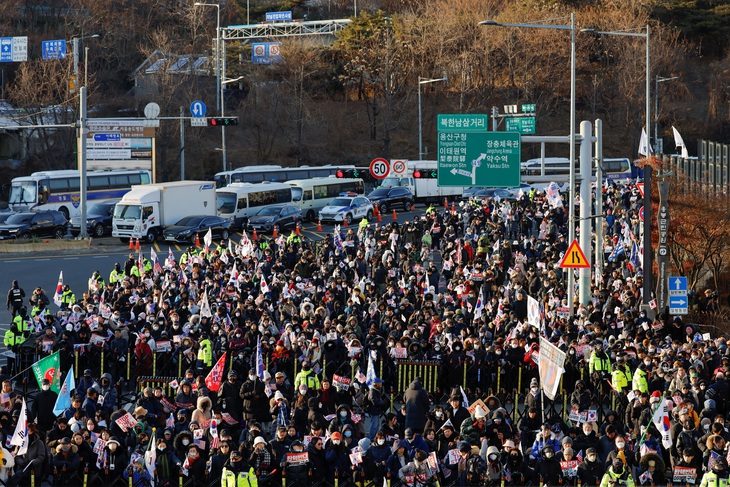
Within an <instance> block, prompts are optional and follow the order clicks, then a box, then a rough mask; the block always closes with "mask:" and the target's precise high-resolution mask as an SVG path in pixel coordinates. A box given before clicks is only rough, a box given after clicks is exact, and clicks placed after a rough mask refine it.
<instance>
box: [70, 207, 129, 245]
mask: <svg viewBox="0 0 730 487" xmlns="http://www.w3.org/2000/svg"><path fill="white" fill-rule="evenodd" d="M119 201H121V200H110V201H104V202H103V203H97V204H95V205H93V206H92V207H90V208H89V211H88V213H87V214H86V231H87V232H88V234H89V235H90V236H92V237H103V236H104V235H111V233H112V217H113V216H114V206H115V205H116V204H117V203H119ZM69 230H70V231H71V235H73V236H74V237H75V236H76V235H78V234H79V233H81V215H79V216H75V217H73V218H71V221H70V222H69Z"/></svg>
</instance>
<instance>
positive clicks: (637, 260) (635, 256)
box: [631, 241, 641, 270]
mask: <svg viewBox="0 0 730 487" xmlns="http://www.w3.org/2000/svg"><path fill="white" fill-rule="evenodd" d="M631 265H632V266H634V270H636V269H638V268H639V267H641V257H639V246H638V245H637V244H636V241H634V243H633V245H631Z"/></svg>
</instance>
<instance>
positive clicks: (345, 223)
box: [342, 218, 349, 227]
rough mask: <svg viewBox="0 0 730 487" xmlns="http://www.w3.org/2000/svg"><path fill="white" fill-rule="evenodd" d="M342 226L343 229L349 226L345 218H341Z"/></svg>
mask: <svg viewBox="0 0 730 487" xmlns="http://www.w3.org/2000/svg"><path fill="white" fill-rule="evenodd" d="M342 226H343V227H347V226H349V225H348V224H347V218H343V219H342Z"/></svg>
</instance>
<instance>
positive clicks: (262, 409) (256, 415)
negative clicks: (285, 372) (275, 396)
mask: <svg viewBox="0 0 730 487" xmlns="http://www.w3.org/2000/svg"><path fill="white" fill-rule="evenodd" d="M240 397H241V399H243V417H244V419H245V420H246V421H256V422H258V423H262V424H263V423H270V422H271V412H270V410H269V398H268V396H266V385H265V384H264V382H263V381H262V380H261V379H260V378H259V377H258V376H257V375H256V369H249V371H248V380H246V381H245V382H244V383H243V384H242V385H241V390H240Z"/></svg>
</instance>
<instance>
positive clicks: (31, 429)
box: [10, 411, 47, 485]
mask: <svg viewBox="0 0 730 487" xmlns="http://www.w3.org/2000/svg"><path fill="white" fill-rule="evenodd" d="M24 412H25V411H23V412H21V416H20V418H18V423H19V424H24V423H25V418H24V417H23V416H24V414H23V413H24ZM26 437H27V439H26V440H23V444H22V446H18V447H17V449H16V450H15V475H13V477H12V478H11V480H10V485H19V484H20V483H21V482H23V481H24V480H25V479H27V478H29V477H30V475H31V471H33V473H34V474H35V478H36V479H40V478H42V476H43V469H44V466H45V462H46V451H47V447H46V445H45V444H44V443H43V437H42V435H41V434H40V431H39V430H38V425H37V424H35V423H28V428H27V432H26ZM14 438H15V436H14ZM11 444H15V443H13V442H11Z"/></svg>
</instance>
